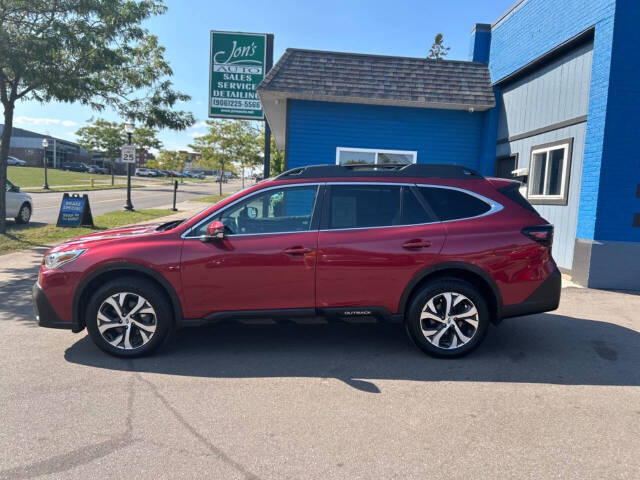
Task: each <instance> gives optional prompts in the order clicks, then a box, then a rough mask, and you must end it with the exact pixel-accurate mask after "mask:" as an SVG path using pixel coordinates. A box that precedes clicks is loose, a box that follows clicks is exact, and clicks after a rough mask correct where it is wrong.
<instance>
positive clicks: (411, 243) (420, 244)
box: [402, 238, 431, 249]
mask: <svg viewBox="0 0 640 480" xmlns="http://www.w3.org/2000/svg"><path fill="white" fill-rule="evenodd" d="M430 246H431V242H430V241H428V240H420V239H419V238H416V239H413V240H407V241H406V242H404V243H403V244H402V248H408V249H414V248H427V247H430Z"/></svg>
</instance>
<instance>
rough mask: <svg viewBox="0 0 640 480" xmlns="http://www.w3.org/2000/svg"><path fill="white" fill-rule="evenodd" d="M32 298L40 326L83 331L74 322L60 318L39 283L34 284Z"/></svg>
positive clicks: (75, 331)
mask: <svg viewBox="0 0 640 480" xmlns="http://www.w3.org/2000/svg"><path fill="white" fill-rule="evenodd" d="M31 296H32V297H33V310H34V313H35V314H36V321H37V322H38V325H39V326H41V327H47V328H62V329H67V330H71V331H72V332H74V333H77V332H79V331H81V330H82V328H80V327H79V326H78V325H77V324H75V323H73V322H65V321H64V320H62V319H61V318H60V317H59V316H58V314H57V313H56V311H55V310H54V309H53V307H52V306H51V303H49V299H48V298H47V296H46V295H45V294H44V292H43V291H42V289H41V288H40V285H38V282H36V283H34V284H33V288H32V289H31Z"/></svg>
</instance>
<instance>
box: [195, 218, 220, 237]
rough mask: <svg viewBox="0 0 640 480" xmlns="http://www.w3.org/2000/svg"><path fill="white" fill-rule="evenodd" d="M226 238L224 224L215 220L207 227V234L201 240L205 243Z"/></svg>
mask: <svg viewBox="0 0 640 480" xmlns="http://www.w3.org/2000/svg"><path fill="white" fill-rule="evenodd" d="M223 238H224V224H223V223H222V222H221V221H220V220H215V221H213V222H211V223H210V224H209V226H208V227H207V234H206V235H204V236H202V237H201V238H200V239H201V240H202V241H203V242H208V241H210V240H221V239H223Z"/></svg>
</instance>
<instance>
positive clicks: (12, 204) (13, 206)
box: [5, 180, 33, 223]
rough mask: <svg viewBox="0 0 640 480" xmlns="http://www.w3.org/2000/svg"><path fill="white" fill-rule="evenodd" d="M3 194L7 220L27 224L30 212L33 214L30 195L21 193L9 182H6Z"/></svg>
mask: <svg viewBox="0 0 640 480" xmlns="http://www.w3.org/2000/svg"><path fill="white" fill-rule="evenodd" d="M5 192H6V197H5V198H6V203H7V218H15V220H16V223H29V220H30V219H31V212H33V201H32V200H31V195H28V194H26V193H23V192H21V191H20V187H18V186H16V185H14V184H13V183H11V182H10V181H9V180H7V184H6V187H5Z"/></svg>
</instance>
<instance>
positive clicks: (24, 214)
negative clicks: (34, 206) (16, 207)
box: [20, 205, 31, 223]
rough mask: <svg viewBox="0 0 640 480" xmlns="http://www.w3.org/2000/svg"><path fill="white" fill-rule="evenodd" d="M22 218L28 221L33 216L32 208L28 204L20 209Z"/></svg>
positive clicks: (25, 221)
mask: <svg viewBox="0 0 640 480" xmlns="http://www.w3.org/2000/svg"><path fill="white" fill-rule="evenodd" d="M20 218H21V219H22V221H23V222H24V223H27V222H28V221H29V219H30V218H31V209H30V208H29V207H28V206H27V205H25V206H23V207H22V208H21V209H20Z"/></svg>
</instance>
